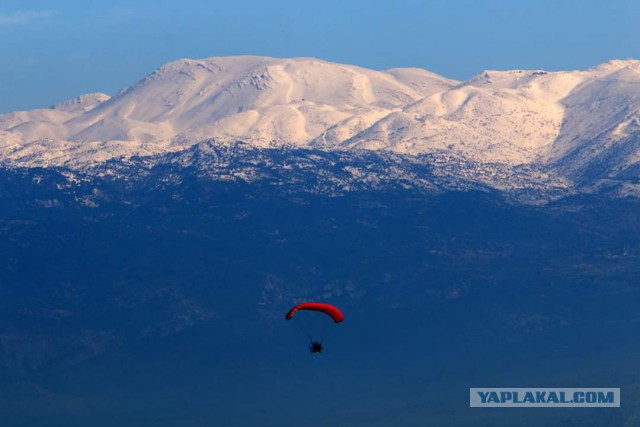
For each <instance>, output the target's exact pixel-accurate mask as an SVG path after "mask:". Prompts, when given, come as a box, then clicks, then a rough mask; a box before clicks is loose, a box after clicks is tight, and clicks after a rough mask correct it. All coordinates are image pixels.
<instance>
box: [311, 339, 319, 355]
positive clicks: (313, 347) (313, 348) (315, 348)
mask: <svg viewBox="0 0 640 427" xmlns="http://www.w3.org/2000/svg"><path fill="white" fill-rule="evenodd" d="M309 351H310V352H311V353H322V343H321V342H318V341H312V342H311V344H309Z"/></svg>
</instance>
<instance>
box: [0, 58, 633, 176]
mask: <svg viewBox="0 0 640 427" xmlns="http://www.w3.org/2000/svg"><path fill="white" fill-rule="evenodd" d="M204 140H215V141H216V142H217V143H219V144H227V143H233V142H235V141H243V142H245V143H247V144H250V145H251V146H253V147H257V148H267V147H272V148H273V147H295V148H305V149H317V150H325V151H326V150H329V151H331V150H352V149H367V150H384V151H392V152H395V153H398V154H404V155H420V154H426V153H449V154H451V155H454V156H458V157H463V158H465V159H467V160H468V161H470V162H476V163H478V164H487V163H492V164H496V163H500V164H503V165H508V166H510V167H516V166H518V165H537V166H543V167H546V168H548V170H551V171H554V172H556V173H558V174H560V175H564V176H566V177H569V178H571V179H574V180H576V181H585V180H586V181H597V180H603V179H612V178H613V179H619V178H621V177H629V176H635V173H636V172H635V171H636V169H638V168H637V167H636V164H637V163H638V160H640V61H636V60H624V61H620V60H616V61H610V62H607V63H605V64H602V65H599V66H597V67H594V68H590V69H588V70H585V71H568V72H546V71H541V70H533V71H525V70H514V71H484V72H482V73H480V74H478V75H476V76H474V77H472V78H471V79H469V80H467V81H465V82H457V81H454V80H450V79H446V78H444V77H441V76H438V75H436V74H433V73H430V72H428V71H425V70H420V69H392V70H386V71H373V70H367V69H364V68H361V67H356V66H351V65H342V64H333V63H329V62H326V61H321V60H317V59H312V58H295V59H276V58H267V57H256V56H241V57H225V58H210V59H205V60H186V59H185V60H179V61H175V62H172V63H169V64H166V65H164V66H163V67H161V68H159V69H158V70H156V71H155V72H153V73H152V74H150V75H149V76H147V77H146V78H144V79H142V80H141V81H139V82H138V83H136V84H135V85H133V86H131V87H129V88H126V89H123V90H121V91H120V92H118V93H117V94H116V95H114V96H112V97H109V96H108V95H105V94H89V95H83V96H80V97H79V98H76V99H73V100H70V101H66V102H62V103H60V104H57V105H55V106H54V107H52V108H50V109H40V110H33V111H21V112H13V113H9V114H5V115H0V161H1V162H2V163H3V164H5V165H19V166H67V167H72V168H73V167H76V168H77V167H86V166H87V165H96V164H101V163H103V162H104V161H106V160H109V159H114V158H121V157H125V158H129V157H132V156H147V155H153V156H157V155H162V154H163V153H171V152H178V151H181V150H184V149H187V148H189V147H191V146H193V145H195V144H196V143H198V142H200V141H204Z"/></svg>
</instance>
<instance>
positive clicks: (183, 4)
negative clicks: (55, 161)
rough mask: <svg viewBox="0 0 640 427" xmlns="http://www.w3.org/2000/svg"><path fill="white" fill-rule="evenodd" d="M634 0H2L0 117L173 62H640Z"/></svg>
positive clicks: (495, 65) (459, 74) (476, 65)
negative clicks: (256, 58) (246, 57)
mask: <svg viewBox="0 0 640 427" xmlns="http://www.w3.org/2000/svg"><path fill="white" fill-rule="evenodd" d="M639 16H640V1H637V0H597V1H592V0H573V1H569V0H535V1H524V0H485V1H481V0H477V1H471V0H466V1H465V0H423V1H418V0H384V1H377V0H358V1H356V0H353V1H349V0H323V1H307V0H295V1H294V0H274V1H269V0H229V1H227V0H225V1H216V0H181V1H178V0H171V1H165V0H135V1H134V0H130V1H123V0H110V1H92V2H89V1H87V0H58V1H53V0H50V1H44V0H0V112H7V111H11V110H17V109H30V108H36V107H48V106H50V105H52V104H53V103H56V102H59V101H62V100H64V99H67V98H72V97H74V96H77V95H79V94H82V93H88V92H98V91H100V92H106V93H109V94H112V93H114V92H115V91H117V90H118V89H120V88H122V87H125V86H129V85H131V84H133V83H135V82H136V81H137V80H138V79H140V78H142V77H143V76H144V75H146V74H148V73H149V72H151V71H153V70H154V69H155V68H157V67H158V66H160V65H162V64H163V63H166V62H169V61H172V60H175V59H178V58H185V57H187V58H206V57H211V56H223V55H239V54H255V55H267V56H278V57H293V56H313V57H318V58H321V59H326V60H329V61H335V62H343V63H349V64H357V65H361V66H364V67H369V68H374V69H385V68H390V67H420V68H426V69H428V70H431V71H434V72H436V73H439V74H443V75H445V76H447V77H451V78H456V79H466V78H468V77H470V76H471V75H473V74H475V73H477V72H480V71H482V70H484V69H513V68H535V69H539V68H542V69H548V70H564V69H583V68H587V67H590V66H593V65H596V64H598V63H601V62H604V61H607V60H609V59H613V58H629V57H632V58H638V57H640V25H638V22H639V20H638V17H639Z"/></svg>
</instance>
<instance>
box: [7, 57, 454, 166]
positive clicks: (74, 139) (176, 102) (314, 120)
mask: <svg viewBox="0 0 640 427" xmlns="http://www.w3.org/2000/svg"><path fill="white" fill-rule="evenodd" d="M454 83H455V82H453V81H450V80H447V79H445V78H442V77H439V76H437V75H435V74H432V73H429V72H427V71H423V70H391V71H390V72H388V73H386V72H379V71H372V70H366V69H363V68H360V67H356V66H348V65H340V64H332V63H328V62H325V61H320V60H316V59H310V58H297V59H275V58H266V57H252V56H243V57H227V58H212V59H207V60H201V61H195V60H186V59H185V60H179V61H175V62H172V63H169V64H167V65H165V66H163V67H161V68H160V69H158V70H157V71H155V72H154V73H152V74H150V75H149V76H147V77H146V78H144V79H143V80H141V81H140V82H138V83H137V84H135V85H134V86H132V87H130V88H128V89H126V90H123V91H121V92H120V93H118V94H117V95H115V96H113V97H112V98H110V99H106V98H104V97H103V98H101V99H99V101H100V102H94V103H93V106H94V108H70V107H71V106H72V105H75V104H79V101H76V102H67V103H63V104H59V105H58V106H56V107H54V108H53V109H51V110H36V111H32V112H19V113H12V114H9V115H6V116H0V129H2V130H4V131H6V132H10V133H14V134H16V135H18V136H19V137H20V139H21V141H22V144H23V146H22V147H16V150H14V151H13V152H7V151H6V150H3V152H2V156H3V157H5V158H10V159H13V160H17V161H19V160H20V159H21V158H22V157H21V156H22V155H23V154H27V155H28V156H29V157H30V158H31V157H32V154H33V153H32V152H31V150H27V151H26V152H22V151H23V150H22V148H25V149H26V148H27V147H29V146H33V144H34V142H37V141H38V140H41V139H50V140H55V141H50V142H48V144H49V146H50V149H51V150H53V151H58V152H60V153H62V152H64V151H65V149H70V150H71V151H72V152H71V153H70V155H69V156H68V159H67V160H77V156H76V155H77V154H78V150H82V148H83V145H85V144H87V143H91V144H92V145H94V146H95V145H96V144H95V143H98V144H97V149H100V148H99V147H103V148H104V149H105V150H106V151H109V148H107V145H111V146H113V145H116V146H123V144H122V142H125V141H127V142H131V144H129V145H130V147H131V149H130V150H124V151H123V152H122V153H121V154H122V155H131V154H136V153H137V152H138V150H139V149H140V147H141V146H142V145H146V146H148V147H152V148H150V149H152V150H156V151H158V152H161V151H164V150H167V149H170V147H173V149H176V146H177V147H181V146H189V145H190V144H192V143H195V142H197V141H200V140H203V139H206V138H211V137H216V138H218V139H220V140H228V141H234V140H238V139H241V140H244V141H249V142H252V143H253V144H255V145H257V146H268V145H271V144H273V143H276V144H283V145H284V144H293V145H305V144H307V143H309V142H310V141H312V140H314V139H316V138H319V137H321V136H322V135H323V133H324V132H325V131H327V129H329V128H331V127H333V126H335V125H336V124H339V123H344V122H348V121H350V120H357V122H358V123H359V125H358V126H357V127H356V130H359V129H360V128H363V127H366V126H369V125H371V124H373V122H375V121H376V120H378V119H380V118H381V117H384V116H385V115H387V114H389V113H390V112H392V111H395V110H398V109H400V108H402V107H403V106H405V105H406V104H408V103H411V102H415V101H417V100H418V99H420V98H422V97H423V96H424V94H425V93H429V92H436V91H439V90H442V89H443V88H447V87H450V86H452V85H453V84H454ZM86 104H87V103H86V102H85V104H84V105H85V106H86ZM353 132H355V131H352V133H353ZM56 141H66V143H65V144H60V143H58V142H56ZM105 143H109V144H105ZM38 144H40V143H39V142H38ZM98 146H99V147H98ZM124 146H126V144H124ZM65 147H66V148H65ZM111 148H112V147H111ZM82 151H83V152H86V150H82ZM116 151H119V150H116ZM63 158H64V156H62V157H59V159H60V160H61V161H62V160H63ZM86 160H92V159H86Z"/></svg>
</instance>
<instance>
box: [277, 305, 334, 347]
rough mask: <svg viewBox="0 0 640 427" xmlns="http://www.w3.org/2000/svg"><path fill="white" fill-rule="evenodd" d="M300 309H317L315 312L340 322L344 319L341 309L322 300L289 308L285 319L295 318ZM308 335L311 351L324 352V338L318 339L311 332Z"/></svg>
mask: <svg viewBox="0 0 640 427" xmlns="http://www.w3.org/2000/svg"><path fill="white" fill-rule="evenodd" d="M298 311H315V312H319V313H323V314H326V315H327V316H329V317H330V318H331V319H332V320H333V321H334V323H340V322H342V321H343V320H344V314H342V312H341V311H340V309H338V308H337V307H335V306H333V305H331V304H325V303H321V302H305V303H302V304H298V305H296V306H294V307H293V308H292V309H291V310H289V312H288V313H287V315H286V316H285V319H286V320H291V319H293V316H294V315H295V314H296V313H297V312H298ZM307 336H308V337H309V341H310V343H309V351H310V352H311V353H322V338H320V340H316V339H313V338H312V337H311V336H310V335H309V334H307Z"/></svg>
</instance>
